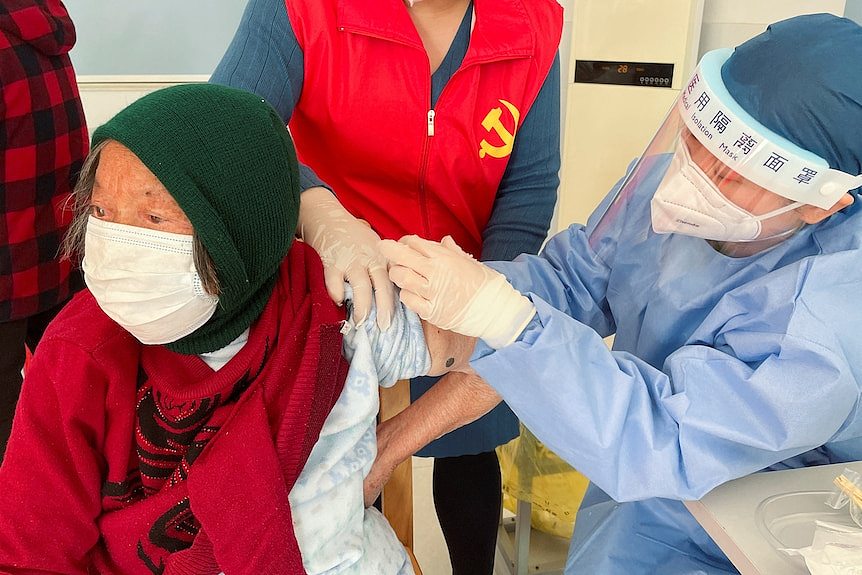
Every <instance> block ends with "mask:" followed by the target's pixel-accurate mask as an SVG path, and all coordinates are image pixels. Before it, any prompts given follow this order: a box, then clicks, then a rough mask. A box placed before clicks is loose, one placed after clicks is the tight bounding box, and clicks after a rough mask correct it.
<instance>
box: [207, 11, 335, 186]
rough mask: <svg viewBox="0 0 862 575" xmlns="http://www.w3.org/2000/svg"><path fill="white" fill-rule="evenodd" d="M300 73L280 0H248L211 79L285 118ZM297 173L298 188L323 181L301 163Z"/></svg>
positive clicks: (293, 101) (293, 103)
mask: <svg viewBox="0 0 862 575" xmlns="http://www.w3.org/2000/svg"><path fill="white" fill-rule="evenodd" d="M303 74H304V68H303V55H302V49H301V48H300V47H299V42H297V40H296V34H294V32H293V28H291V26H290V20H289V19H288V17H287V8H286V6H285V3H284V1H283V0H250V1H249V3H248V6H246V8H245V12H244V13H243V15H242V20H241V21H240V23H239V28H237V31H236V34H235V35H234V37H233V40H232V41H231V43H230V46H228V49H227V51H226V52H225V54H224V56H222V59H221V62H219V64H218V66H217V67H216V69H215V72H213V74H212V76H211V77H210V82H211V83H213V84H221V85H223V86H232V87H234V88H240V89H242V90H247V91H249V92H253V93H255V94H257V95H258V96H260V97H261V98H263V99H264V100H266V101H267V102H269V104H270V105H271V106H272V107H273V108H275V109H276V111H277V112H278V114H279V115H280V116H281V117H282V119H284V122H285V123H287V122H289V121H290V117H291V116H292V115H293V109H294V108H295V107H296V103H297V102H298V101H299V95H300V94H301V93H302V78H303ZM299 176H300V186H301V187H302V189H303V190H307V189H308V188H313V187H316V186H324V187H328V186H326V184H324V183H323V182H322V181H321V180H320V178H318V177H317V174H315V173H314V170H312V169H311V168H309V167H308V166H305V165H303V164H300V166H299Z"/></svg>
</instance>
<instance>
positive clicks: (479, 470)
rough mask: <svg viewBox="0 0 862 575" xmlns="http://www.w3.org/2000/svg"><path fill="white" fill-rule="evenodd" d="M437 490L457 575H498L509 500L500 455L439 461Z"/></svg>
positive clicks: (442, 524)
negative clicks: (497, 559) (499, 546)
mask: <svg viewBox="0 0 862 575" xmlns="http://www.w3.org/2000/svg"><path fill="white" fill-rule="evenodd" d="M433 486H434V487H433V491H434V507H435V508H436V509H437V518H438V519H439V520H440V527H441V529H442V530H443V537H444V538H445V539H446V546H447V547H448V548H449V559H450V560H451V562H452V575H493V573H494V552H495V549H496V546H497V528H498V525H499V524H500V513H501V512H502V497H503V492H502V483H501V478H500V462H499V461H498V460H497V453H496V452H495V451H489V452H486V453H480V454H478V455H463V456H460V457H438V458H436V459H435V460H434V479H433Z"/></svg>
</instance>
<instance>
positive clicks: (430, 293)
mask: <svg viewBox="0 0 862 575" xmlns="http://www.w3.org/2000/svg"><path fill="white" fill-rule="evenodd" d="M380 253H381V254H383V256H385V257H386V258H387V259H388V260H389V262H390V269H389V277H390V279H391V280H392V281H393V282H394V283H395V284H396V285H398V286H399V287H400V288H401V301H402V302H403V303H404V305H405V306H407V307H408V308H410V309H412V310H413V311H414V312H416V313H417V314H418V315H419V317H421V318H422V319H424V320H426V321H428V322H429V323H431V324H433V325H436V326H437V327H440V328H442V329H447V330H451V331H454V332H457V333H460V334H463V335H467V336H471V337H479V338H482V339H483V340H484V341H485V343H487V344H488V345H489V346H491V347H493V348H495V349H500V348H502V347H505V346H507V345H509V344H511V343H512V342H514V341H515V340H516V339H518V336H520V335H521V332H522V331H524V328H525V327H526V326H527V324H529V323H530V320H531V319H532V318H533V316H534V315H535V313H536V308H535V307H534V306H533V303H532V302H531V301H530V300H529V299H528V298H526V297H524V296H523V295H521V294H520V293H519V292H518V291H517V290H515V288H513V287H512V286H511V285H510V284H509V282H508V281H506V278H505V277H504V276H503V275H502V274H500V273H499V272H496V271H494V270H492V269H491V268H489V267H487V266H485V265H483V264H481V263H479V262H477V261H476V260H475V259H473V258H472V257H471V256H470V255H469V254H467V253H465V252H464V251H463V250H461V248H460V247H458V245H457V244H456V243H455V241H454V240H453V239H452V238H451V237H449V236H446V237H445V238H443V241H442V242H440V243H437V242H432V241H428V240H424V239H422V238H419V237H418V236H405V237H404V238H401V240H400V242H394V241H391V240H384V241H382V242H381V243H380Z"/></svg>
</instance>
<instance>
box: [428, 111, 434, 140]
mask: <svg viewBox="0 0 862 575" xmlns="http://www.w3.org/2000/svg"><path fill="white" fill-rule="evenodd" d="M434 116H435V113H434V110H428V135H429V136H433V135H434Z"/></svg>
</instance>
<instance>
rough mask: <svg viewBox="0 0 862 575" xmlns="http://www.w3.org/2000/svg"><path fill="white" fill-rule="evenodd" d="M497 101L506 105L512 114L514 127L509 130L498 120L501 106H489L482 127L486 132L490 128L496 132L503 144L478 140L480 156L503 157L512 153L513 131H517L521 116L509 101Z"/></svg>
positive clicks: (501, 113) (500, 114) (501, 111)
mask: <svg viewBox="0 0 862 575" xmlns="http://www.w3.org/2000/svg"><path fill="white" fill-rule="evenodd" d="M499 102H500V103H501V104H503V105H504V106H506V108H507V109H508V110H509V113H510V114H512V117H513V118H514V119H515V125H514V128H513V129H512V131H511V132H510V131H509V130H508V129H506V126H504V125H503V122H501V121H500V117H501V116H502V115H503V110H502V109H501V108H499V107H498V108H491V111H490V112H488V114H487V115H486V116H485V119H484V120H482V127H483V128H485V130H486V131H488V132H490V131H491V130H493V131H494V132H496V133H497V135H498V136H499V137H500V139H501V140H502V141H503V145H502V146H494V145H492V144H490V143H488V140H484V139H483V140H482V141H481V142H479V157H480V158H484V157H485V156H491V157H492V158H505V157H506V156H508V155H509V154H511V153H512V146H513V145H514V143H515V133H516V132H517V131H518V120H519V119H520V118H521V113H520V112H519V111H518V108H516V107H515V106H514V104H512V103H511V102H507V101H506V100H499Z"/></svg>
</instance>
